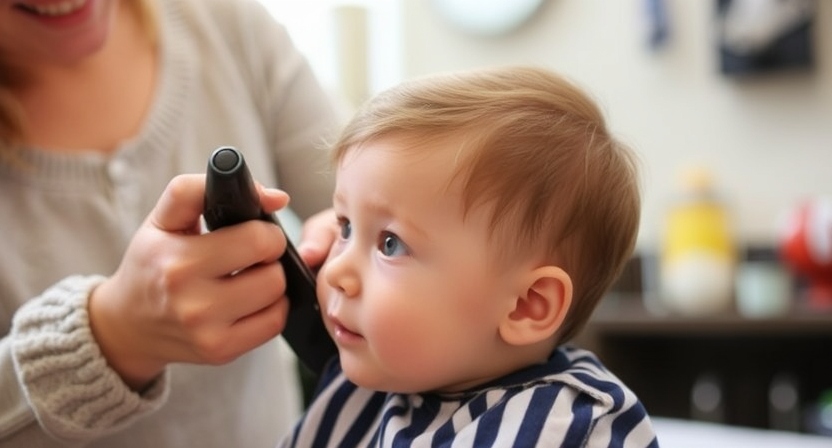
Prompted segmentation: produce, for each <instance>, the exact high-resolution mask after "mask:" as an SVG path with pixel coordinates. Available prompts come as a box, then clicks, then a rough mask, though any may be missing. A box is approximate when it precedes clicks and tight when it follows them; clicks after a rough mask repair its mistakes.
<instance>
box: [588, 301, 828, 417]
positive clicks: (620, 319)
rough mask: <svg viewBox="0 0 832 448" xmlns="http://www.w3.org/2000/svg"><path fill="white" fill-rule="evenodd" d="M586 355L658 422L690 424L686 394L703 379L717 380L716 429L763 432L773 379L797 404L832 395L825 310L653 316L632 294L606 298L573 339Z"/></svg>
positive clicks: (795, 309)
mask: <svg viewBox="0 0 832 448" xmlns="http://www.w3.org/2000/svg"><path fill="white" fill-rule="evenodd" d="M573 342H574V343H576V344H577V345H580V346H584V347H586V348H588V349H590V350H593V351H594V352H595V353H596V354H598V356H599V357H600V358H601V360H602V361H603V362H604V363H605V364H606V365H607V367H609V368H610V369H611V370H612V371H613V372H615V373H616V375H618V376H619V377H620V378H621V379H622V380H623V381H624V382H625V383H626V384H628V385H629V386H630V388H632V389H633V390H634V391H635V392H636V394H638V395H639V397H641V399H642V401H643V402H644V403H645V406H647V409H648V411H649V412H650V413H651V414H653V415H657V416H666V417H675V418H692V414H691V402H690V397H691V390H692V387H693V386H694V384H695V383H696V382H697V381H698V380H699V379H700V378H702V376H703V375H714V376H716V377H718V378H719V379H720V381H721V382H722V384H723V386H724V388H725V389H724V393H725V400H726V402H725V420H724V421H723V423H729V424H736V425H742V426H751V427H759V428H769V427H771V426H770V425H771V424H772V422H771V421H770V419H769V414H768V406H769V403H768V393H769V388H770V387H771V384H772V381H773V380H774V379H775V378H777V377H778V376H780V375H783V374H787V375H791V376H793V377H794V378H796V381H797V383H798V386H799V389H800V390H799V394H800V402H801V406H807V405H809V404H811V403H812V402H813V401H814V400H816V399H817V398H818V396H819V395H820V394H822V393H823V392H824V391H826V390H830V389H832V356H830V350H832V310H812V309H808V308H805V307H802V306H799V305H797V306H795V307H793V309H792V310H790V311H789V312H788V313H787V314H784V315H781V316H777V317H771V318H760V319H751V318H747V317H744V316H742V315H740V314H739V313H737V312H727V313H722V314H718V315H710V316H702V317H683V316H676V315H671V314H667V315H657V314H656V313H654V312H651V311H649V310H648V309H646V308H645V306H644V302H643V300H642V299H641V298H640V297H638V296H625V295H618V296H612V297H608V298H606V299H605V300H604V302H603V303H602V305H601V306H600V307H599V308H598V309H597V310H596V312H595V314H594V315H593V317H592V319H591V320H590V322H589V324H588V325H587V326H586V327H585V329H584V331H583V332H582V333H581V334H580V335H579V337H578V338H576V340H575V341H573Z"/></svg>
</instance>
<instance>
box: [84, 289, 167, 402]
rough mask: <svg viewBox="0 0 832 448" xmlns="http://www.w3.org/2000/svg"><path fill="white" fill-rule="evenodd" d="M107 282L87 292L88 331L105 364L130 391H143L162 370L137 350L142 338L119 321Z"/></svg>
mask: <svg viewBox="0 0 832 448" xmlns="http://www.w3.org/2000/svg"><path fill="white" fill-rule="evenodd" d="M113 289H114V288H113V285H112V282H111V281H110V279H107V280H105V281H104V282H102V283H101V284H99V285H98V286H97V287H95V288H94V289H93V290H92V291H91V292H90V297H89V302H88V305H87V307H88V308H87V309H88V312H89V316H90V331H92V335H93V337H94V338H95V340H96V343H97V344H98V347H99V349H100V350H101V354H102V356H104V359H106V360H107V365H108V366H109V367H110V368H111V369H113V370H114V371H115V372H116V373H117V374H118V375H119V376H120V377H121V379H122V381H124V383H125V384H126V385H127V386H129V387H130V388H131V389H132V390H134V391H137V392H140V391H142V390H144V389H146V388H147V387H148V386H149V385H150V384H152V382H153V380H154V379H155V378H156V377H158V376H159V375H160V374H161V373H162V371H163V370H164V368H165V364H164V363H163V362H161V361H155V360H153V359H152V358H151V357H150V356H145V355H143V353H142V350H140V346H141V343H142V341H141V340H139V339H141V338H139V337H136V336H132V337H131V335H130V334H129V331H127V328H128V327H127V326H126V325H127V323H126V322H125V321H124V319H121V318H120V314H119V309H118V305H114V304H116V303H117V302H116V301H115V299H114V298H113V297H114V296H113V295H112V294H115V293H116V291H113Z"/></svg>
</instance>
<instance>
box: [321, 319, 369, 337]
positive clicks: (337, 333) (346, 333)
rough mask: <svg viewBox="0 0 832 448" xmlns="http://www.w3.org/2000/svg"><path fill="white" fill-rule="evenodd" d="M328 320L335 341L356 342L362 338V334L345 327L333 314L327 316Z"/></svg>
mask: <svg viewBox="0 0 832 448" xmlns="http://www.w3.org/2000/svg"><path fill="white" fill-rule="evenodd" d="M329 320H330V322H331V323H332V333H333V334H332V336H333V338H334V339H335V341H336V342H339V343H345V344H346V343H350V342H358V341H361V340H363V339H364V337H363V336H361V335H360V334H358V333H356V332H354V331H352V330H350V329H349V328H347V327H346V326H345V325H344V324H343V323H341V321H340V320H338V318H337V317H335V316H329Z"/></svg>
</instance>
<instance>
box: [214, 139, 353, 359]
mask: <svg viewBox="0 0 832 448" xmlns="http://www.w3.org/2000/svg"><path fill="white" fill-rule="evenodd" d="M203 217H204V218H205V225H206V227H207V228H208V230H215V229H218V228H220V227H225V226H230V225H234V224H238V223H241V222H243V221H248V220H252V219H262V220H264V221H269V222H273V223H275V224H277V225H278V226H280V222H279V221H278V219H277V217H276V216H274V215H273V214H269V213H265V212H263V210H262V209H261V208H260V200H259V197H258V195H257V190H256V188H255V185H254V180H253V179H252V178H251V173H250V172H249V170H248V166H246V162H245V160H244V159H243V155H242V154H241V153H240V152H239V151H238V150H237V149H235V148H233V147H230V146H223V147H220V148H217V149H216V150H215V151H214V153H213V154H211V158H210V159H209V160H208V169H207V176H206V180H205V210H204V212H203ZM281 228H282V227H281ZM280 263H281V264H282V265H283V270H284V272H285V274H286V296H287V297H288V298H289V315H288V317H287V320H286V327H285V328H284V329H283V333H282V334H283V338H284V339H285V340H286V342H288V343H289V346H290V347H292V350H294V352H295V354H296V355H297V356H298V358H299V359H300V360H301V362H303V364H304V365H306V367H308V368H309V369H310V370H311V371H313V372H314V373H315V374H320V373H321V371H322V370H323V368H324V365H325V364H326V362H327V361H329V359H330V358H331V357H333V356H334V355H336V354H337V353H338V351H337V348H336V347H335V343H334V342H333V341H332V339H331V338H330V337H329V333H327V331H326V327H325V326H324V323H323V319H322V318H321V311H320V308H319V306H318V299H317V295H316V293H315V275H314V274H313V273H312V271H311V270H310V269H309V267H307V266H306V264H305V263H304V262H303V260H302V259H301V258H300V256H299V255H298V253H297V250H295V247H294V246H293V245H292V243H291V242H290V241H289V240H288V239H287V240H286V252H284V254H283V256H281V257H280Z"/></svg>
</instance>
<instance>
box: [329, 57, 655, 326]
mask: <svg viewBox="0 0 832 448" xmlns="http://www.w3.org/2000/svg"><path fill="white" fill-rule="evenodd" d="M383 137H384V138H386V137H393V138H397V139H403V140H402V141H406V142H408V143H409V144H408V145H407V146H408V147H409V148H413V149H414V150H418V151H424V150H428V149H429V148H431V147H432V145H431V143H437V142H441V141H445V142H447V141H453V142H457V141H459V142H461V147H460V154H459V163H458V165H457V167H456V169H457V172H456V173H455V174H456V175H455V176H454V178H457V179H461V181H462V186H463V201H464V208H465V212H466V213H467V211H468V210H470V209H471V208H472V207H475V206H480V205H485V206H488V207H490V212H491V223H490V224H491V231H492V233H493V234H494V236H495V239H494V241H495V242H496V243H497V244H500V243H504V244H502V246H503V247H502V248H501V249H500V250H499V252H500V257H501V259H502V260H509V261H510V260H513V259H516V258H514V257H521V256H526V257H528V256H529V255H530V254H533V255H534V256H538V254H540V255H542V257H543V259H544V262H545V263H547V264H550V263H551V264H557V265H559V266H561V267H562V268H563V269H564V270H565V271H566V272H567V273H568V274H569V275H570V277H571V279H572V281H573V285H574V298H573V301H572V306H571V309H570V310H569V314H568V317H567V319H566V321H565V322H564V324H563V326H562V327H561V329H560V330H559V332H558V338H559V340H560V341H563V342H565V341H567V340H569V339H571V338H572V337H574V336H575V335H576V334H577V332H578V331H579V330H580V329H581V328H582V327H583V326H584V325H585V323H586V321H587V320H588V319H589V317H590V315H591V313H592V311H593V310H594V309H595V306H596V305H597V304H598V302H599V301H600V299H601V298H602V296H603V295H604V293H605V292H606V291H607V289H608V288H609V287H610V285H611V284H612V282H613V281H614V280H615V279H616V277H618V275H619V274H620V272H621V270H622V268H623V266H624V264H625V263H626V261H627V260H628V258H629V257H630V256H631V254H632V251H633V247H634V245H635V240H636V236H637V232H638V225H639V216H640V207H641V205H640V202H641V201H640V193H639V186H638V174H637V166H636V160H635V155H634V154H633V152H632V151H631V150H630V149H629V148H627V147H626V146H624V145H623V144H621V143H620V142H618V141H616V140H615V139H614V138H613V137H612V136H611V135H610V132H609V131H608V129H607V127H606V123H605V120H604V117H603V115H602V113H601V111H600V109H599V108H598V106H597V105H596V104H595V103H594V102H593V101H592V99H590V98H589V97H588V96H587V95H586V94H585V93H583V92H582V91H581V90H580V89H579V88H577V87H576V86H575V85H573V84H571V83H570V82H568V81H567V80H566V79H564V78H563V77H560V76H558V75H556V74H554V73H552V72H550V71H548V70H545V69H541V68H535V67H500V68H491V69H482V70H474V71H466V72H457V73H452V74H441V75H433V76H429V77H423V78H419V79H415V80H412V81H409V82H405V83H403V84H401V85H399V86H397V87H394V88H392V89H390V90H387V91H386V92H383V93H381V94H379V95H377V96H376V97H375V98H373V99H371V100H370V101H369V102H368V103H367V104H365V105H364V106H363V107H362V108H361V109H360V110H359V111H358V113H357V114H356V115H355V116H354V117H353V119H352V120H351V121H350V123H348V125H347V126H346V128H345V129H344V131H343V133H342V135H341V136H340V138H339V140H337V141H336V142H335V143H334V147H333V149H334V158H335V161H336V163H337V162H338V161H340V160H341V159H342V158H343V157H344V155H345V154H346V153H347V152H348V151H351V150H352V149H354V148H360V147H361V145H362V144H363V143H366V142H369V141H372V140H375V139H379V138H383Z"/></svg>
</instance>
